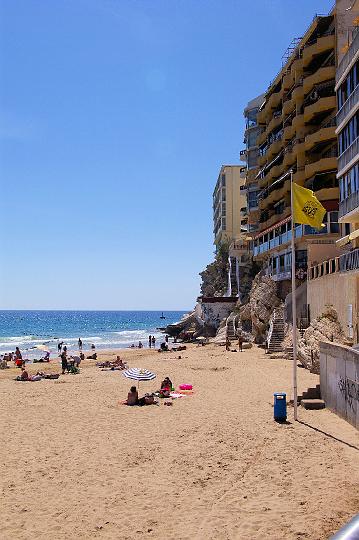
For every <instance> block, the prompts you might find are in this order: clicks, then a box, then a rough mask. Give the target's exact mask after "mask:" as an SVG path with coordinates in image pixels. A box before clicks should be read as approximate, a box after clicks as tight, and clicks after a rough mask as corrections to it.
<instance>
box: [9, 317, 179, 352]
mask: <svg viewBox="0 0 359 540" xmlns="http://www.w3.org/2000/svg"><path fill="white" fill-rule="evenodd" d="M185 313H186V312H184V311H164V312H163V316H164V317H165V319H161V315H162V312H161V311H0V354H2V353H4V352H10V351H14V350H15V347H19V348H20V350H21V351H22V352H23V356H24V358H25V357H28V358H34V357H39V356H41V351H39V350H38V349H36V348H35V347H37V346H39V345H46V347H47V348H48V349H49V350H50V351H51V352H52V353H57V345H58V343H59V342H60V341H63V342H64V345H67V348H68V350H69V351H70V352H71V351H75V350H78V339H79V338H81V339H82V342H83V349H84V350H89V349H90V348H91V345H92V344H94V345H95V347H96V349H118V348H125V347H130V346H131V345H132V344H134V345H136V346H137V345H138V343H139V341H141V342H142V343H143V345H144V346H145V347H147V346H148V336H149V335H150V334H151V335H154V336H155V338H156V345H157V346H159V344H160V342H161V341H162V339H163V337H164V336H163V333H162V331H161V330H160V328H163V327H165V326H166V325H168V324H171V323H174V322H177V321H178V320H180V319H181V318H182V317H183V315H184V314H185ZM51 356H52V357H53V356H54V354H51Z"/></svg>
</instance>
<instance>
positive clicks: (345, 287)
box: [308, 1, 359, 343]
mask: <svg viewBox="0 0 359 540" xmlns="http://www.w3.org/2000/svg"><path fill="white" fill-rule="evenodd" d="M354 7H355V4H353V8H354ZM352 16H353V24H357V25H359V2H358V1H357V3H356V10H355V9H353V13H352ZM346 49H347V51H346V54H345V55H344V57H343V58H342V59H341V61H340V63H339V65H338V69H337V72H336V92H337V103H338V113H337V129H336V133H337V135H338V154H339V156H338V173H337V178H338V180H339V190H340V201H339V223H340V230H341V238H340V239H339V240H338V241H337V246H338V247H340V248H341V254H340V255H338V256H337V257H333V258H330V259H328V260H326V261H324V262H322V263H320V264H315V265H313V266H311V267H310V268H309V272H308V274H309V275H308V298H309V302H310V309H311V312H312V314H313V316H318V315H320V314H321V313H322V311H323V309H324V307H325V305H326V304H331V305H333V306H334V308H335V309H336V311H337V313H338V316H339V320H340V322H341V325H342V327H343V329H344V332H345V334H346V336H347V338H348V339H349V340H352V341H353V342H355V343H358V342H359V325H358V323H359V27H355V26H353V28H350V29H349V33H348V44H347V46H345V47H344V50H346Z"/></svg>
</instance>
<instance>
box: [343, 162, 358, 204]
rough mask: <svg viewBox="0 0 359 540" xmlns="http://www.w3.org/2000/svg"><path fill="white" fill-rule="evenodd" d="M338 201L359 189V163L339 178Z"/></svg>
mask: <svg viewBox="0 0 359 540" xmlns="http://www.w3.org/2000/svg"><path fill="white" fill-rule="evenodd" d="M339 191H340V202H342V201H344V200H345V199H347V198H348V197H350V195H352V194H353V193H357V192H358V191H359V163H356V165H354V167H352V168H351V169H349V171H348V172H347V173H346V174H344V176H342V177H341V178H340V179H339Z"/></svg>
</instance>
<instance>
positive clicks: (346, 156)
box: [338, 137, 359, 174]
mask: <svg viewBox="0 0 359 540" xmlns="http://www.w3.org/2000/svg"><path fill="white" fill-rule="evenodd" d="M358 154H359V137H357V138H356V139H355V141H354V142H352V144H351V145H350V146H348V148H347V149H346V150H345V151H344V152H343V153H342V154H341V155H340V156H339V158H338V174H340V173H341V171H342V170H343V169H344V168H345V167H346V166H347V165H348V163H350V162H351V160H352V159H354V158H355V156H357V155H358Z"/></svg>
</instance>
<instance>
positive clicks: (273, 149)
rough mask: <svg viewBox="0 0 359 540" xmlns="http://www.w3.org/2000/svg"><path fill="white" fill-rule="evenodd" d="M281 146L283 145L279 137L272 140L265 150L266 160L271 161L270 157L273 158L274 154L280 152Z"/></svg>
mask: <svg viewBox="0 0 359 540" xmlns="http://www.w3.org/2000/svg"><path fill="white" fill-rule="evenodd" d="M282 146H283V143H282V140H281V139H279V140H277V141H274V142H272V144H271V145H270V146H269V148H268V150H267V154H266V155H267V159H268V161H271V159H272V158H274V157H275V156H276V154H278V153H279V152H280V150H281V148H282Z"/></svg>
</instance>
